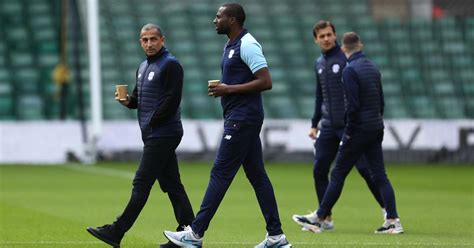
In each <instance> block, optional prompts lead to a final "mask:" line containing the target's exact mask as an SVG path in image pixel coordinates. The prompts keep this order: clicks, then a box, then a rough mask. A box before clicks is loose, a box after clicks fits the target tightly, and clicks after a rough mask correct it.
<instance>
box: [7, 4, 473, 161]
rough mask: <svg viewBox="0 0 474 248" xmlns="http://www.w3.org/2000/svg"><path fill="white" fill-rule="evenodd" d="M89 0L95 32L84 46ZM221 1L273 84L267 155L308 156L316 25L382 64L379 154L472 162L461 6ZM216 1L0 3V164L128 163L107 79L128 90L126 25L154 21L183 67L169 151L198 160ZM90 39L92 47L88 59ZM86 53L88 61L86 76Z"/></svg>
mask: <svg viewBox="0 0 474 248" xmlns="http://www.w3.org/2000/svg"><path fill="white" fill-rule="evenodd" d="M94 2H95V3H96V4H97V7H98V11H97V16H96V17H97V18H98V23H97V25H96V26H95V27H96V28H98V35H99V36H98V39H97V40H96V41H98V42H95V43H90V41H89V40H88V38H90V37H91V36H92V37H93V35H94V33H93V30H91V26H90V25H91V23H88V21H91V20H93V19H94V11H91V10H92V9H93V7H91V6H93V5H91V4H93V3H94ZM235 2H239V3H241V4H242V5H243V6H244V8H245V11H246V14H247V20H246V23H245V26H246V27H247V28H248V29H249V31H250V32H251V33H252V34H253V36H254V37H255V38H256V39H257V40H258V41H259V42H260V43H261V44H262V46H263V49H264V53H265V56H266V58H267V61H268V64H269V67H270V71H271V75H272V78H273V89H272V90H271V91H269V92H265V93H264V94H263V96H264V104H265V113H266V119H267V121H266V122H265V127H264V129H263V131H262V140H263V143H264V146H265V156H266V159H267V160H277V161H278V160H283V159H285V160H303V161H308V162H310V161H312V152H313V151H312V144H311V141H310V140H309V139H308V138H307V136H306V133H307V130H308V129H309V127H310V118H311V117H312V114H313V111H314V102H315V96H314V94H315V85H316V84H315V76H314V75H315V73H314V69H313V64H314V61H315V59H316V58H317V57H318V56H319V55H320V50H319V47H317V46H316V45H315V44H314V42H313V37H312V27H313V25H314V23H316V22H317V21H319V20H321V19H326V20H329V21H331V22H332V23H333V24H334V25H335V26H336V32H337V34H338V40H340V37H342V34H343V33H344V32H347V31H355V32H357V33H359V35H360V36H361V39H362V41H363V43H364V44H365V47H364V50H365V53H366V54H367V55H368V57H369V58H370V59H372V60H373V61H374V62H375V64H376V65H377V66H378V67H379V68H380V70H381V72H382V77H383V79H382V81H383V88H384V94H385V102H386V107H385V121H386V135H385V141H384V152H385V157H386V159H387V160H388V161H393V162H429V163H438V162H448V163H471V164H472V163H474V159H473V157H474V121H473V118H474V50H473V49H472V47H474V2H473V1H469V0H357V1H355V0H260V1H251V0H245V1H235ZM222 3H223V2H222V1H215V0H198V1H196V0H160V1H158V0H153V1H151V0H100V1H94V0H90V1H85V0H84V1H82V0H62V1H60V0H0V163H1V162H4V163H5V162H7V163H62V162H67V161H74V160H80V161H90V162H94V161H96V160H132V159H137V158H139V155H140V152H141V148H142V147H141V146H142V144H141V140H140V136H139V130H138V124H137V122H136V112H135V111H131V110H129V109H126V108H124V107H122V106H121V105H120V104H117V103H116V101H115V100H114V98H113V92H114V90H115V85H116V84H128V85H129V89H130V90H131V89H132V88H133V85H134V84H135V82H134V77H135V71H136V69H137V66H138V65H139V63H140V62H141V61H142V60H143V59H144V54H143V51H142V49H141V47H140V45H139V40H138V39H139V31H140V28H141V27H142V26H143V25H144V24H146V23H149V22H151V23H156V24H159V25H160V26H161V27H162V28H163V30H164V32H165V35H166V47H167V48H168V49H169V50H170V51H171V52H172V53H173V54H174V55H176V57H177V58H178V59H179V60H180V62H181V63H182V64H183V67H184V70H185V82H184V89H183V100H182V104H181V108H182V117H183V119H184V121H183V122H184V125H185V137H184V138H183V141H182V143H181V145H180V148H179V150H178V151H179V153H180V154H181V156H182V157H183V158H188V159H209V158H211V159H212V158H213V156H214V154H215V153H214V151H215V148H216V147H217V144H218V141H219V135H220V132H221V131H220V130H221V129H220V128H221V126H220V125H221V122H222V120H221V119H222V111H221V107H220V102H219V101H218V100H216V99H213V98H209V97H208V96H207V88H206V82H207V80H208V79H219V78H220V59H221V53H222V49H223V46H224V43H225V42H226V37H224V36H219V35H217V34H216V33H215V30H214V26H213V24H212V20H213V18H214V16H215V13H216V10H217V9H218V7H219V6H220V5H221V4H222ZM91 46H98V52H99V54H98V55H99V56H98V57H97V58H98V59H99V60H96V59H94V57H93V55H91ZM93 61H95V63H99V64H98V65H100V66H99V67H100V68H95V69H99V71H98V73H99V74H98V75H99V77H98V78H97V80H95V79H94V77H93V76H91V75H92V74H91V73H92V72H91V69H90V68H91V67H90V66H91V64H94V62H93ZM94 80H95V81H94ZM93 81H94V82H93ZM91 82H92V84H91ZM94 83H95V84H96V85H98V87H99V88H98V89H99V91H98V95H95V96H94V94H91V90H93V89H94V86H91V85H94ZM93 99H96V101H98V102H97V103H98V104H99V105H98V109H97V108H96V109H95V110H94V108H93V106H92V105H94V104H93V102H94V101H95V100H93ZM91 109H92V110H91ZM94 113H96V114H95V115H94Z"/></svg>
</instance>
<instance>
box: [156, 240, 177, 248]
mask: <svg viewBox="0 0 474 248" xmlns="http://www.w3.org/2000/svg"><path fill="white" fill-rule="evenodd" d="M179 247H180V246H178V245H175V244H174V243H173V242H171V241H168V243H165V244H161V245H160V248H179Z"/></svg>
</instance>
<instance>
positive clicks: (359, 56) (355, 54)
mask: <svg viewBox="0 0 474 248" xmlns="http://www.w3.org/2000/svg"><path fill="white" fill-rule="evenodd" d="M362 57H365V55H364V53H363V52H362V51H358V52H355V53H353V54H352V55H351V56H350V57H349V59H348V60H347V62H348V63H350V62H352V61H354V60H356V59H359V58H362Z"/></svg>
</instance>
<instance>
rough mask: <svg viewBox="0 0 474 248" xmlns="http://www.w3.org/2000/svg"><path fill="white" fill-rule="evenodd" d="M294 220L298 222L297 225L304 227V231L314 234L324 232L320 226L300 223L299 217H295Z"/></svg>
mask: <svg viewBox="0 0 474 248" xmlns="http://www.w3.org/2000/svg"><path fill="white" fill-rule="evenodd" d="M292 219H293V221H294V222H296V224H298V225H300V226H302V228H301V230H302V231H310V232H313V233H322V232H323V230H322V229H321V228H320V227H318V226H315V225H311V224H308V223H305V222H301V221H299V220H298V217H297V215H293V217H292Z"/></svg>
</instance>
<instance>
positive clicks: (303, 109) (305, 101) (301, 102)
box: [297, 96, 316, 119]
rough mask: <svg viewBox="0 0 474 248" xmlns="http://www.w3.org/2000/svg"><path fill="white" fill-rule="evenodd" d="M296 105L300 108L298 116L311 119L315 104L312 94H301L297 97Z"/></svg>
mask: <svg viewBox="0 0 474 248" xmlns="http://www.w3.org/2000/svg"><path fill="white" fill-rule="evenodd" d="M297 100H298V107H299V110H300V118H304V119H311V118H312V117H313V114H314V108H315V106H316V99H315V97H314V96H301V97H298V98H297Z"/></svg>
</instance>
